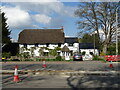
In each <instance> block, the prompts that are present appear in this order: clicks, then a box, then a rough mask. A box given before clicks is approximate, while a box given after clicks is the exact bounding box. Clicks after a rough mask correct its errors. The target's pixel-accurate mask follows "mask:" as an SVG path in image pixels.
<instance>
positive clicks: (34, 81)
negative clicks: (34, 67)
mask: <svg viewBox="0 0 120 90" xmlns="http://www.w3.org/2000/svg"><path fill="white" fill-rule="evenodd" d="M19 77H20V79H21V82H19V83H15V82H13V75H3V77H2V79H3V81H2V84H3V85H2V88H71V89H77V88H100V87H114V88H118V85H119V83H120V77H119V76H114V75H112V76H111V75H108V76H103V75H102V76H101V75H86V76H85V75H81V76H72V75H70V76H59V75H44V76H39V75H31V76H28V75H19Z"/></svg>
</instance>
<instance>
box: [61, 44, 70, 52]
mask: <svg viewBox="0 0 120 90" xmlns="http://www.w3.org/2000/svg"><path fill="white" fill-rule="evenodd" d="M62 51H63V52H69V51H70V50H69V48H68V47H67V46H66V45H65V46H64V47H63V48H62Z"/></svg>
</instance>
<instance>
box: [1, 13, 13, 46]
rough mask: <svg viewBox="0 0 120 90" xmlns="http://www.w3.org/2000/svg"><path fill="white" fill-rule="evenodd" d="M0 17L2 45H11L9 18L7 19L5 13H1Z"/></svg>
mask: <svg viewBox="0 0 120 90" xmlns="http://www.w3.org/2000/svg"><path fill="white" fill-rule="evenodd" d="M0 16H1V17H2V45H4V44H8V43H10V42H11V41H10V33H11V31H9V28H8V25H7V23H6V21H7V18H6V17H5V13H4V12H2V13H0Z"/></svg>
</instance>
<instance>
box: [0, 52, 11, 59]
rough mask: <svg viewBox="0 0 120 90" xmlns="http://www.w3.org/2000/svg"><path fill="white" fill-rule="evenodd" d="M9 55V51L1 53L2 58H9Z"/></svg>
mask: <svg viewBox="0 0 120 90" xmlns="http://www.w3.org/2000/svg"><path fill="white" fill-rule="evenodd" d="M10 56H11V53H10V52H4V53H2V57H4V58H10Z"/></svg>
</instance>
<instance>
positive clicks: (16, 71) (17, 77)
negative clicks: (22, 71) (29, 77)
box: [14, 65, 20, 82]
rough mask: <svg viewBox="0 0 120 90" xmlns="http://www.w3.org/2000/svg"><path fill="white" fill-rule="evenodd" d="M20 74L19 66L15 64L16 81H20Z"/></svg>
mask: <svg viewBox="0 0 120 90" xmlns="http://www.w3.org/2000/svg"><path fill="white" fill-rule="evenodd" d="M19 81H20V79H19V76H18V66H17V65H16V66H15V72H14V82H19Z"/></svg>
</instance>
